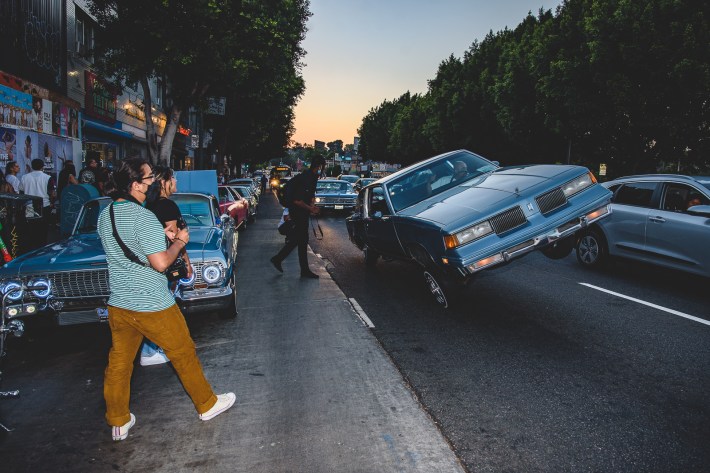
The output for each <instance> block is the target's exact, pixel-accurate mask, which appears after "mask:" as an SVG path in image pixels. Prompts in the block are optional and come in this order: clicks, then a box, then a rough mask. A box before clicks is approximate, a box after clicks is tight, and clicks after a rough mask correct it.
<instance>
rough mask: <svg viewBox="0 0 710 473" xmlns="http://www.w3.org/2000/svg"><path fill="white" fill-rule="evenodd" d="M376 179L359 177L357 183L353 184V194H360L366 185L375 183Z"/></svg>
mask: <svg viewBox="0 0 710 473" xmlns="http://www.w3.org/2000/svg"><path fill="white" fill-rule="evenodd" d="M377 179H378V178H376V177H361V178H360V179H358V180H357V181H355V184H353V189H355V192H360V190H361V189H362V188H363V187H365V186H366V185H368V184H372V183H373V182H375V181H376V180H377Z"/></svg>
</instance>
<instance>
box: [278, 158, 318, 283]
mask: <svg viewBox="0 0 710 473" xmlns="http://www.w3.org/2000/svg"><path fill="white" fill-rule="evenodd" d="M323 167H325V158H323V157H322V156H318V157H316V158H313V161H312V162H311V167H310V169H309V170H308V171H307V172H303V173H301V174H299V175H298V176H296V177H294V178H293V179H291V180H290V181H289V183H288V185H287V190H286V202H287V207H288V213H289V215H290V217H291V219H292V220H293V222H294V224H295V228H294V231H293V235H291V237H290V238H289V239H288V240H287V242H286V244H285V245H284V247H283V248H282V249H281V251H279V253H278V254H277V255H276V256H274V257H272V258H271V264H272V265H273V266H274V268H276V270H277V271H279V272H282V273H283V268H282V267H281V262H282V261H283V260H284V259H285V258H286V257H287V256H288V255H289V254H290V253H291V251H293V249H294V248H296V247H297V246H298V263H299V264H300V266H301V277H302V278H312V279H318V275H317V274H316V273H314V272H313V271H311V270H310V268H309V267H308V253H307V251H308V224H309V221H310V216H311V215H318V212H319V211H320V209H319V208H318V207H316V206H315V205H311V204H312V202H313V198H314V197H315V194H316V183H317V182H318V177H319V176H320V175H321V173H322V172H323Z"/></svg>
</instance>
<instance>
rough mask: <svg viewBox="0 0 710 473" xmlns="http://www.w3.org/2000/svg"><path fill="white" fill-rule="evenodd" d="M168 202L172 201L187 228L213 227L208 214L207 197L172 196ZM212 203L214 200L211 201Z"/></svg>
mask: <svg viewBox="0 0 710 473" xmlns="http://www.w3.org/2000/svg"><path fill="white" fill-rule="evenodd" d="M170 200H172V201H174V202H175V203H176V204H177V206H178V208H179V209H180V213H181V214H182V218H184V219H185V223H187V225H188V226H190V227H192V226H197V227H209V226H212V225H214V222H213V221H212V213H211V212H210V199H209V198H207V197H200V196H190V195H180V194H173V195H172V196H170ZM212 202H214V200H212Z"/></svg>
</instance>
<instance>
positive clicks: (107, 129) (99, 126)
mask: <svg viewBox="0 0 710 473" xmlns="http://www.w3.org/2000/svg"><path fill="white" fill-rule="evenodd" d="M83 122H84V128H89V129H91V130H94V131H100V132H102V133H107V134H109V135H114V136H120V137H121V138H126V139H133V133H131V132H128V131H123V130H119V129H118V128H114V127H112V126H108V125H104V124H103V123H99V122H95V121H93V120H89V119H86V118H85V119H84V120H83Z"/></svg>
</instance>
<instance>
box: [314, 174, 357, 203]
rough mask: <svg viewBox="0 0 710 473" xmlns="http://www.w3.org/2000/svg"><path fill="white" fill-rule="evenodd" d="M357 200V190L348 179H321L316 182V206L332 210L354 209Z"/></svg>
mask: <svg viewBox="0 0 710 473" xmlns="http://www.w3.org/2000/svg"><path fill="white" fill-rule="evenodd" d="M356 202H357V192H355V189H353V185H352V184H351V183H350V182H348V181H338V180H335V179H320V180H319V181H318V183H317V184H316V197H315V204H316V207H320V208H321V209H331V210H352V209H354V208H355V203H356Z"/></svg>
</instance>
